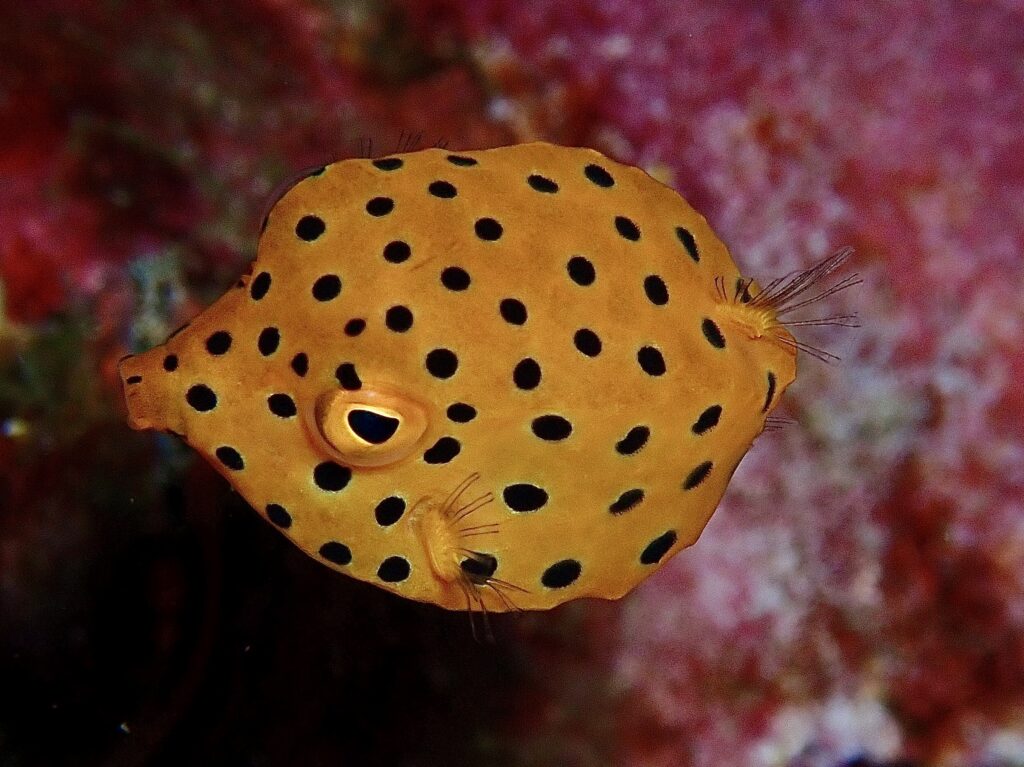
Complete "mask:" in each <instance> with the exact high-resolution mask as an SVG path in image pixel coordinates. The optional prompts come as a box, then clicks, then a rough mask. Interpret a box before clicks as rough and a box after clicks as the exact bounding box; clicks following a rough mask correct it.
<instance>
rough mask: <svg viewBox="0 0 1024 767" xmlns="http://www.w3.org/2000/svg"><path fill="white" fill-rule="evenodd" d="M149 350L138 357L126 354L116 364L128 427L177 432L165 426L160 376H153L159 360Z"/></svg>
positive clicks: (175, 429) (164, 394)
mask: <svg viewBox="0 0 1024 767" xmlns="http://www.w3.org/2000/svg"><path fill="white" fill-rule="evenodd" d="M155 351H158V350H153V351H149V352H146V353H145V354H139V355H127V356H125V357H122V358H121V360H120V361H119V362H118V363H117V373H118V376H119V377H120V379H121V393H122V395H123V396H124V403H125V407H126V408H127V410H128V425H129V426H130V427H131V428H132V429H135V430H136V431H144V430H146V429H159V430H162V431H174V432H179V431H181V429H180V427H179V428H175V427H174V425H172V424H170V423H168V408H167V403H166V394H167V393H166V392H165V391H164V388H163V387H162V386H161V385H160V381H161V377H160V376H159V375H158V374H157V372H156V371H157V369H158V367H159V363H157V364H156V365H154V360H159V359H161V357H160V355H159V353H158V354H154V353H153V352H155Z"/></svg>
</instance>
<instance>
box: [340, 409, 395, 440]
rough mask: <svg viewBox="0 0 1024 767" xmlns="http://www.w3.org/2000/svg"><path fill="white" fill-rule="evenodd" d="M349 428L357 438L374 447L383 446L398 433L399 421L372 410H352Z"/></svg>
mask: <svg viewBox="0 0 1024 767" xmlns="http://www.w3.org/2000/svg"><path fill="white" fill-rule="evenodd" d="M348 425H349V428H351V429H352V431H353V432H354V433H355V435H356V436H357V437H359V438H360V439H361V440H363V441H365V442H369V443H371V444H374V445H381V444H383V443H385V442H387V441H388V440H389V439H391V438H392V437H393V436H394V434H395V432H396V431H398V419H397V418H390V417H388V416H386V415H381V414H380V413H374V412H373V411H372V410H350V411H349V412H348Z"/></svg>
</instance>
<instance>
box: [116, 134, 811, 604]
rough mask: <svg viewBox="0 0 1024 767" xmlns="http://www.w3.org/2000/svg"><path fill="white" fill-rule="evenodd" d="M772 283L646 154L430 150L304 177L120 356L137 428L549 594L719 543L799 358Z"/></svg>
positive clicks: (335, 516) (452, 568)
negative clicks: (227, 267)
mask: <svg viewBox="0 0 1024 767" xmlns="http://www.w3.org/2000/svg"><path fill="white" fill-rule="evenodd" d="M751 288H752V284H751V282H750V281H748V280H744V279H743V278H741V276H740V273H739V271H738V269H737V268H736V265H735V264H734V263H733V261H732V259H731V258H730V256H729V253H728V251H727V250H726V248H725V246H724V245H723V244H722V243H721V241H719V239H718V238H717V237H716V236H715V234H714V233H713V232H712V231H711V229H710V228H709V226H708V224H707V222H706V221H705V220H704V218H703V217H702V216H700V215H699V214H698V213H697V212H695V211H694V210H693V209H692V208H691V207H690V206H689V205H688V204H687V203H686V202H685V201H684V200H683V199H682V198H681V197H680V196H679V195H678V194H677V193H676V192H674V191H672V190H671V189H669V188H667V187H665V186H663V185H662V184H660V183H658V182H657V181H655V180H654V179H652V178H651V177H650V176H648V175H647V174H646V173H644V172H643V171H641V170H639V169H637V168H634V167H629V166H626V165H622V164H619V163H617V162H614V161H612V160H610V159H609V158H607V157H605V156H603V155H601V154H600V153H598V152H596V151H593V150H590V149H582V148H568V147H561V146H555V145H551V144H546V143H533V144H523V145H517V146H509V147H501V148H497V149H489V150H483V151H473V152H465V153H458V154H455V153H452V152H449V151H445V150H442V149H427V150H423V151H418V152H412V153H408V154H403V155H395V156H391V157H385V158H380V159H376V160H369V159H353V160H345V161H342V162H338V163H335V164H332V165H329V166H327V167H325V168H324V169H322V170H320V171H318V172H315V173H313V174H312V175H310V176H308V177H306V178H305V179H303V180H302V181H301V182H299V183H298V184H296V185H295V186H294V187H293V188H292V189H291V190H290V191H289V192H288V193H287V194H286V195H285V196H284V197H283V198H282V199H281V200H280V201H279V202H278V204H277V205H276V206H275V207H274V208H273V210H272V211H271V213H270V214H269V216H268V220H267V221H266V222H265V230H264V233H263V234H262V236H261V239H260V243H259V249H258V254H257V260H256V262H255V264H254V266H253V269H252V271H251V273H250V275H249V276H247V277H245V278H244V279H243V280H242V281H241V282H240V283H239V287H238V288H237V289H233V290H231V291H229V292H228V293H227V294H226V295H225V296H223V297H222V298H221V299H219V300H218V301H217V302H216V303H214V304H213V305H212V306H211V307H209V308H208V309H207V310H206V311H205V312H203V313H202V314H200V315H199V316H198V317H196V318H195V319H194V320H193V321H192V322H191V323H190V324H189V325H188V326H187V327H186V328H184V329H183V330H181V331H180V332H178V333H176V334H174V335H172V337H171V338H169V339H168V340H167V342H166V343H165V344H164V345H162V346H160V347H158V348H156V349H153V350H151V351H148V352H146V353H144V354H141V355H138V356H134V357H129V358H126V359H125V360H124V361H123V362H122V363H121V368H120V372H121V377H122V380H123V382H124V388H125V395H126V398H127V405H128V410H129V419H130V423H131V425H132V426H133V427H134V428H137V429H149V428H152V429H161V430H167V431H172V432H175V433H177V434H180V435H182V436H183V437H184V439H185V440H186V441H187V442H188V444H190V445H191V446H193V447H194V448H195V449H197V450H199V451H200V452H201V453H202V454H203V455H204V456H205V457H206V458H207V459H208V460H209V461H210V462H211V463H212V464H213V465H214V466H215V467H217V469H218V470H219V471H220V472H221V473H222V474H223V475H224V476H225V477H227V479H228V480H229V481H230V482H231V484H232V485H234V486H235V487H236V488H237V490H238V491H239V492H240V493H241V494H242V495H243V496H244V497H245V498H246V499H247V500H248V501H249V502H250V503H251V504H252V505H253V506H254V507H255V508H256V509H257V510H259V511H260V512H261V513H262V514H264V515H265V516H266V517H267V518H268V519H269V520H270V521H271V522H272V523H273V524H274V525H276V526H277V527H278V528H279V529H281V530H282V531H283V532H284V534H285V535H287V536H288V537H289V538H290V539H291V540H292V541H293V542H294V543H295V544H296V545H298V546H299V547H300V548H301V549H302V550H303V551H305V552H306V553H308V554H309V555H310V556H312V557H314V558H315V559H317V560H319V561H321V562H323V563H325V564H327V565H329V566H331V567H333V568H335V569H337V570H339V571H340V572H344V573H347V574H349V575H352V576H354V577H356V578H360V579H362V580H365V581H369V582H371V583H375V584H377V585H378V586H382V587H384V588H386V589H388V590H389V591H392V592H394V593H396V594H399V595H401V596H404V597H408V598H410V599H416V600H421V601H424V602H432V603H434V604H437V605H440V606H441V607H445V608H449V609H467V608H469V609H475V608H482V609H486V610H488V611H492V612H500V611H504V610H508V609H513V608H520V609H546V608H550V607H553V606H555V605H558V604H560V603H562V602H564V601H567V600H570V599H576V598H579V597H603V598H612V599H614V598H618V597H621V596H622V595H624V594H625V593H626V592H628V591H629V590H630V589H632V588H633V587H634V586H636V585H637V584H638V583H639V582H640V581H641V580H643V579H644V578H646V577H647V576H648V575H650V574H651V573H652V572H654V571H655V570H656V569H657V568H658V567H659V566H660V565H661V564H663V563H664V562H665V561H667V560H668V558H669V557H671V556H672V555H673V554H674V553H675V552H677V551H679V550H680V549H682V548H684V547H686V546H689V545H690V544H692V543H693V542H694V541H696V540H697V537H698V536H699V535H700V533H701V531H702V530H703V528H704V526H705V524H706V523H707V521H708V519H709V518H710V517H711V514H712V512H713V511H714V509H715V507H716V505H717V504H718V502H719V500H720V499H721V497H722V494H723V492H724V491H725V488H726V485H727V483H728V481H729V478H730V477H731V475H732V473H733V471H734V470H735V468H736V466H737V464H738V463H739V461H740V459H741V458H742V457H743V455H744V454H745V453H746V451H747V449H748V448H749V447H750V445H751V443H752V441H753V440H754V438H755V437H756V436H757V435H758V434H759V433H760V432H761V431H762V429H763V428H764V425H765V418H766V417H767V416H768V414H769V413H770V412H771V411H772V409H773V408H774V407H775V406H776V404H777V403H778V401H779V398H780V396H781V394H782V393H783V391H784V390H785V389H786V387H787V386H788V385H789V384H790V383H791V382H792V381H793V380H794V378H795V375H796V357H795V354H796V343H795V342H794V340H793V338H792V336H790V335H789V333H788V332H787V331H786V329H785V328H784V327H782V326H781V325H780V324H779V323H778V322H777V321H776V319H775V314H774V311H773V309H772V307H771V305H770V303H769V302H765V303H764V304H761V305H759V304H758V301H757V288H756V286H754V287H753V291H752V290H751ZM752 292H753V293H754V297H753V299H752V298H751V293H752Z"/></svg>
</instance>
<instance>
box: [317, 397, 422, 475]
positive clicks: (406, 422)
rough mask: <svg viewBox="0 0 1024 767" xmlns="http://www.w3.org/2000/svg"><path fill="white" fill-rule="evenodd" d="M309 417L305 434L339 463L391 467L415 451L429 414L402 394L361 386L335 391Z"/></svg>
mask: <svg viewBox="0 0 1024 767" xmlns="http://www.w3.org/2000/svg"><path fill="white" fill-rule="evenodd" d="M311 416H312V418H310V417H309V416H308V415H307V424H308V428H307V432H308V433H309V434H310V436H311V437H312V438H313V439H314V440H315V441H316V442H318V443H319V444H320V447H321V448H323V449H324V451H325V452H328V453H330V454H331V455H332V456H333V457H334V458H335V459H336V460H337V461H339V462H340V463H344V464H347V465H349V466H368V467H369V466H387V465H390V464H393V463H396V462H398V461H401V460H402V459H403V458H405V457H406V456H408V455H410V454H411V453H412V452H413V450H414V449H415V448H416V447H417V444H418V443H419V441H420V438H421V437H422V436H423V434H424V433H425V432H426V430H427V411H426V409H425V408H424V407H423V406H422V405H420V404H419V403H417V402H416V401H414V400H413V399H411V398H410V397H407V396H406V395H404V394H400V393H398V392H394V391H390V390H383V389H379V388H377V387H375V386H373V385H371V384H363V383H362V382H361V385H360V387H359V388H358V389H353V390H350V389H344V388H342V389H332V390H331V391H328V392H324V393H323V394H321V395H320V397H319V398H318V399H317V401H316V407H315V408H314V409H313V412H312V414H311Z"/></svg>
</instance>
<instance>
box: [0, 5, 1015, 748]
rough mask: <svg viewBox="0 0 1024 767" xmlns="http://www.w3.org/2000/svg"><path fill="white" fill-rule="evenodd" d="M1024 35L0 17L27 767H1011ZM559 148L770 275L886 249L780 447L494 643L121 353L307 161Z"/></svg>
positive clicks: (9, 449)
mask: <svg viewBox="0 0 1024 767" xmlns="http://www.w3.org/2000/svg"><path fill="white" fill-rule="evenodd" d="M1022 61H1024V6H1022V5H1021V4H1020V3H1019V2H1017V1H1016V0H1002V2H997V1H996V0H991V1H990V2H966V1H965V2H947V1H945V0H934V2H923V1H919V2H908V3H889V2H884V3H883V2H863V3H861V2H858V3H847V2H843V1H842V0H835V1H834V2H813V1H808V2H791V3H762V2H756V1H755V0H747V1H746V2H741V1H740V0H736V1H735V2H721V3H700V2H696V1H695V0H594V1H592V2H587V1H586V0H518V1H517V0H336V1H335V2H328V1H327V0H218V2H204V1H203V0H194V1H193V2H187V1H184V0H183V1H181V2H172V1H171V0H135V1H133V2H124V0H31V1H30V2H21V3H13V2H12V3H5V4H3V8H2V10H0V765H2V766H3V767H22V766H25V767H35V766H36V765H87V766H89V767H91V766H92V765H118V766H120V765H125V766H128V765H140V766H141V765H145V766H147V767H149V766H150V765H153V766H163V765H166V766H168V767H171V766H173V767H177V766H178V765H186V764H187V765H251V766H253V767H277V766H278V765H378V764H381V765H384V764H386V765H394V766H397V767H433V766H434V765H442V766H449V765H452V766H455V767H459V766H461V765H493V766H495V767H546V766H547V765H556V766H559V767H609V766H618V765H637V766H643V767H685V766H689V765H695V766H700V767H711V766H712V765H715V766H717V765H764V766H766V767H768V766H775V765H779V766H786V767H838V766H840V765H842V766H844V767H883V766H884V767H925V766H929V765H936V766H939V767H957V766H960V765H964V766H965V767H1011V766H1013V765H1017V766H1019V765H1024V633H1022V632H1024V444H1022V434H1024V350H1022V348H1024V347H1022V339H1024V268H1022V263H1024V262H1022V256H1021V250H1022V248H1024V129H1022V116H1024V66H1022ZM410 135H412V136H414V137H419V139H420V142H421V144H422V145H423V146H430V145H433V144H434V143H436V142H443V143H446V144H447V145H448V146H449V147H450V148H452V149H468V148H481V147H488V146H497V145H502V144H508V143H515V142H521V141H527V140H532V139H546V140H550V141H555V142H559V143H564V144H573V145H587V146H592V147H595V148H597V149H599V150H601V151H603V152H605V153H607V154H609V155H611V156H613V157H615V158H616V159H618V160H621V161H623V162H627V163H631V164H636V165H639V166H641V167H643V168H645V169H646V170H648V171H649V172H650V173H652V174H653V175H655V176H656V177H657V178H659V179H661V180H663V181H665V183H668V184H670V185H672V186H673V187H675V188H676V189H678V190H679V191H680V192H681V193H682V194H683V195H684V196H685V197H686V198H687V199H688V200H689V201H690V202H691V203H692V204H693V205H694V206H695V207H696V208H697V209H698V210H700V211H701V212H703V213H704V214H705V215H706V216H707V218H708V219H709V221H710V222H711V224H712V226H713V227H714V228H715V229H716V230H717V232H718V233H719V235H720V236H721V237H722V238H723V239H724V240H725V242H726V243H727V244H728V245H729V246H730V248H731V249H732V252H733V255H734V257H735V259H736V261H737V262H738V263H739V264H740V266H741V268H742V269H743V270H744V271H745V272H746V273H748V274H752V275H755V276H758V277H759V278H770V277H773V276H778V275H780V274H782V273H785V272H787V271H790V270H792V269H797V268H804V267H806V266H808V265H810V264H812V263H814V262H815V261H817V260H818V259H820V258H821V257H822V256H824V255H826V254H827V253H828V252H830V251H832V250H833V249H834V248H835V247H837V246H840V245H847V244H849V245H853V246H854V247H855V248H856V249H857V258H856V263H855V267H854V268H855V269H856V270H858V271H859V272H860V273H861V274H862V276H863V277H864V278H865V284H864V285H863V286H862V287H860V288H859V289H857V290H855V291H851V292H848V293H844V294H842V295H840V296H837V297H836V299H835V300H834V301H833V302H832V304H831V305H830V306H829V307H828V309H830V310H834V311H837V312H838V311H848V310H857V311H859V313H860V315H861V318H862V322H863V327H862V328H860V329H858V330H845V331H842V330H838V329H837V330H835V332H832V331H831V330H830V331H826V332H818V333H815V332H813V329H812V331H811V332H808V333H804V334H802V338H804V339H805V340H807V341H809V342H811V343H814V344H816V345H819V346H823V347H825V348H828V349H830V350H831V351H833V352H835V353H836V354H838V355H840V356H841V357H842V358H843V361H842V362H841V363H839V364H835V365H824V364H819V363H817V362H816V361H815V360H813V359H809V358H804V359H803V360H802V367H801V372H800V377H799V378H798V380H797V382H796V384H795V385H794V386H793V387H792V388H791V389H790V392H789V393H788V395H787V403H786V406H785V408H784V410H785V413H784V414H786V415H788V416H789V417H790V418H792V419H794V420H795V423H794V424H791V425H789V426H787V427H786V428H784V429H782V430H780V431H777V432H773V433H770V434H766V435H764V436H762V437H761V438H760V439H759V440H758V441H757V443H756V444H755V446H754V448H753V449H752V450H751V452H750V454H749V455H748V456H747V457H746V459H745V460H744V461H743V463H742V465H741V466H740V469H739V471H738V472H737V473H736V475H735V478H734V480H733V483H732V485H731V487H730V490H729V492H728V494H727V496H726V498H725V501H724V502H723V504H722V506H721V508H720V509H719V511H718V513H717V514H716V515H715V517H714V518H713V519H712V521H711V523H710V525H709V526H708V528H707V530H706V531H705V533H704V535H703V537H702V538H701V540H700V541H699V542H698V543H697V545H695V546H694V547H693V548H692V549H690V550H688V551H686V552H684V553H683V554H681V555H680V556H678V557H676V558H675V559H674V560H673V561H672V562H671V563H670V564H669V565H668V566H667V567H665V568H664V569H663V570H661V571H660V572H659V573H658V574H657V575H656V576H655V577H653V578H651V579H649V580H648V581H647V582H645V583H644V584H643V585H642V586H641V587H640V588H639V589H638V590H637V591H636V592H634V593H633V594H631V595H630V596H629V597H627V598H626V599H624V600H622V601H621V602H618V603H603V602H577V603H573V604H570V605H567V606H564V607H563V608H560V609H558V610H555V611H553V612H550V613H546V614H527V615H512V616H502V617H499V618H498V619H497V620H495V621H494V624H495V634H496V640H495V642H494V643H493V644H492V643H486V642H483V643H477V642H474V641H473V638H472V635H471V633H470V631H469V625H468V620H467V619H466V616H465V615H461V614H450V613H446V612H443V611H441V610H438V609H435V608H433V607H429V606H424V605H418V604H414V603H411V602H406V601H403V600H400V599H398V598H394V597H392V596H389V595H388V594H386V593H384V592H383V591H380V590H378V589H375V588H374V587H372V586H368V585H364V584H361V583H357V582H355V581H353V580H350V579H346V578H343V577H339V576H337V575H335V574H334V573H332V572H331V571H329V570H328V569H327V568H325V567H322V566H320V565H318V564H317V563H315V562H314V561H312V560H310V559H308V558H306V557H305V555H303V554H302V553H301V552H299V551H298V550H297V549H296V548H294V547H293V546H292V545H291V544H289V543H288V542H287V541H286V540H285V538H284V537H283V536H281V535H279V534H278V533H277V532H276V531H274V530H272V529H271V527H270V526H269V525H267V524H266V523H265V522H264V521H262V520H261V519H260V518H259V517H258V516H257V515H256V514H255V513H253V512H252V511H251V510H250V509H249V508H248V506H247V505H246V504H245V503H244V502H243V501H241V500H240V499H239V498H238V497H237V496H236V495H234V494H233V493H232V492H231V491H230V490H229V488H228V486H227V484H226V483H225V482H224V481H223V480H221V479H220V478H219V476H217V475H216V474H215V473H214V471H213V470H212V469H210V468H209V467H207V466H206V465H205V464H204V463H202V462H201V461H200V460H197V459H196V458H195V457H194V456H193V455H191V454H190V453H189V452H188V451H187V450H185V449H184V448H183V447H181V446H180V445H179V444H178V443H177V442H176V441H174V440H172V439H168V438H164V437H160V436H154V435H153V434H136V433H134V432H131V431H129V430H128V428H127V427H126V425H125V422H124V417H123V412H122V409H121V405H120V402H119V399H120V394H119V390H118V386H117V382H116V379H115V376H114V364H115V361H116V360H117V359H118V358H119V357H120V356H121V355H123V354H125V353H126V352H129V351H138V350H141V349H143V348H146V347H148V346H149V345H150V344H152V343H156V342H159V341H161V340H163V338H164V337H165V336H166V335H167V333H168V332H169V331H170V330H172V329H173V328H175V327H177V326H178V325H179V324H181V323H182V322H184V321H185V320H187V319H189V318H190V317H191V316H192V315H193V314H194V313H196V312H197V311H199V310H200V309H201V308H202V307H204V306H205V305H207V304H208V303H209V302H210V301H212V300H213V299H214V298H215V297H216V296H218V295H219V294H220V293H221V292H222V291H224V290H225V289H226V288H227V287H228V286H230V285H231V283H232V282H233V281H234V280H235V279H236V278H237V276H238V275H239V274H240V273H241V272H242V270H243V269H244V267H245V265H246V264H247V263H248V262H249V260H250V259H252V258H253V256H254V252H255V242H256V236H257V232H258V227H259V222H260V220H261V218H262V216H263V214H264V212H265V210H266V208H267V207H268V206H269V205H270V204H271V203H272V202H273V200H274V196H275V190H277V189H280V188H281V187H282V185H284V184H286V183H287V181H288V179H289V178H293V177H294V174H295V173H296V172H297V171H300V170H301V169H303V168H306V167H309V166H314V165H320V164H323V163H324V162H326V161H331V160H335V159H341V158H345V157H351V156H357V155H359V154H361V153H362V154H365V153H367V151H368V149H367V144H368V143H369V142H370V141H372V150H369V151H372V152H373V154H374V155H377V154H386V153H389V152H393V151H395V149H396V148H397V147H398V146H399V145H400V144H401V143H402V142H407V141H408V140H409V137H410Z"/></svg>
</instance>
